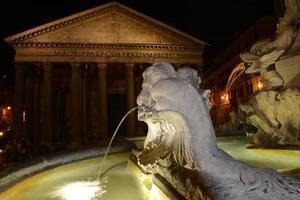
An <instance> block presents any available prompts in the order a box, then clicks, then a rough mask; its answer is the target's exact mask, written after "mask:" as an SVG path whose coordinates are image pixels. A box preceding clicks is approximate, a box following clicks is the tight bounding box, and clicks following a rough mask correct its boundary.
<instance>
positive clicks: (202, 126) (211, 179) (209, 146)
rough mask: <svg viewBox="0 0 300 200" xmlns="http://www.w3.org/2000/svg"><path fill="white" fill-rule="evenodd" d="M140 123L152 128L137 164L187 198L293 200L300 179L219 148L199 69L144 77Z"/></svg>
mask: <svg viewBox="0 0 300 200" xmlns="http://www.w3.org/2000/svg"><path fill="white" fill-rule="evenodd" d="M143 78H144V81H143V84H142V91H141V93H140V94H139V96H138V98H137V104H138V105H139V106H140V108H139V111H138V119H139V120H140V121H144V122H146V123H147V125H148V134H147V137H146V140H145V143H144V149H143V150H141V151H140V152H138V153H137V160H138V165H139V166H140V167H141V168H142V169H143V170H144V171H146V172H148V173H152V174H159V175H160V176H162V177H164V178H165V179H166V180H167V182H169V183H170V184H171V185H172V186H173V187H174V188H175V189H176V190H177V191H178V192H179V193H180V194H181V195H183V196H184V197H185V198H186V199H189V200H192V199H195V200H196V199H197V200H199V199H210V198H211V199H214V200H241V199H243V200H250V199H253V200H254V199H255V200H273V199H276V200H283V199H284V200H287V199H290V200H292V199H293V200H295V199H299V196H300V181H298V180H296V179H292V178H289V177H287V176H283V175H280V174H278V173H277V172H275V171H273V170H271V169H258V168H255V167H252V166H249V165H246V164H244V163H243V162H240V161H237V160H234V159H233V158H232V157H231V156H230V155H228V154H227V153H225V152H224V151H222V150H220V149H219V148H218V146H217V143H216V137H215V132H214V127H213V125H212V122H211V118H210V114H209V108H210V107H209V104H208V103H207V98H208V94H209V91H207V90H201V89H199V88H198V83H199V81H200V78H199V76H198V75H197V73H196V71H195V70H193V69H190V68H187V67H186V68H184V70H178V71H177V72H176V71H175V70H174V68H173V67H172V65H170V64H167V63H156V64H154V65H152V66H151V67H149V68H147V69H146V70H145V72H144V73H143Z"/></svg>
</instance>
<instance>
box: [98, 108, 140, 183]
mask: <svg viewBox="0 0 300 200" xmlns="http://www.w3.org/2000/svg"><path fill="white" fill-rule="evenodd" d="M138 108H140V106H136V107H134V108H132V109H131V110H129V111H128V112H127V113H126V115H124V117H123V118H122V119H121V121H120V123H119V124H118V126H117V128H116V129H115V132H114V134H113V136H112V137H111V139H110V141H109V144H108V147H107V149H106V151H105V154H104V157H103V159H102V161H101V164H100V168H99V172H98V181H99V182H100V178H101V173H102V170H103V165H104V162H105V160H106V157H107V155H108V153H109V150H110V147H111V145H112V142H113V140H114V138H115V136H116V135H117V132H118V130H119V128H120V126H121V124H122V123H123V121H124V120H125V119H126V118H127V116H128V115H129V114H130V113H132V112H133V111H135V110H137V109H138Z"/></svg>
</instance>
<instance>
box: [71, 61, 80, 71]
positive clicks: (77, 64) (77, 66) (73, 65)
mask: <svg viewBox="0 0 300 200" xmlns="http://www.w3.org/2000/svg"><path fill="white" fill-rule="evenodd" d="M80 66H81V63H79V62H71V68H72V69H77V68H78V69H79V68H80Z"/></svg>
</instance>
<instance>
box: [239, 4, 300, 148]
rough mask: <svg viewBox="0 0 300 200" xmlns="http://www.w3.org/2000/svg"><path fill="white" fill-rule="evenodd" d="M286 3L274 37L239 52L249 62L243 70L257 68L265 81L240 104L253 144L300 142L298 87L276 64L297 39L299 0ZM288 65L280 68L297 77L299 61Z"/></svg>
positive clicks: (253, 70) (299, 20) (292, 143)
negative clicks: (251, 129) (289, 81)
mask: <svg viewBox="0 0 300 200" xmlns="http://www.w3.org/2000/svg"><path fill="white" fill-rule="evenodd" d="M285 6H286V11H285V14H284V16H283V18H282V19H281V20H280V22H279V24H278V27H277V31H276V34H275V37H274V39H268V40H263V41H259V42H257V43H255V44H254V45H253V46H252V48H251V49H250V51H249V52H245V53H242V54H241V55H240V57H241V59H242V60H243V61H244V63H245V64H246V65H247V66H248V67H247V69H246V73H256V72H259V73H260V75H261V77H262V79H263V82H264V85H265V89H264V90H262V91H259V92H257V93H256V94H255V95H253V96H252V97H251V99H250V101H248V102H246V103H244V104H242V105H241V106H240V109H241V110H242V111H244V112H245V113H246V114H247V122H248V123H250V124H252V125H253V126H255V127H256V128H257V132H256V133H255V136H254V138H253V142H254V144H255V145H256V146H263V147H275V146H281V145H300V120H299V116H300V90H299V88H298V87H295V86H289V84H288V83H287V82H285V81H284V80H288V79H287V77H284V74H280V73H278V71H276V69H277V68H276V64H277V63H278V62H281V63H284V62H283V60H282V59H281V57H282V56H287V55H288V53H287V52H288V50H289V49H290V48H291V47H292V46H293V44H294V43H295V42H297V41H298V40H299V35H298V34H299V33H298V31H299V25H300V1H299V0H286V1H285ZM295 39H296V40H295ZM290 56H295V55H290ZM296 56H297V55H296ZM279 60H280V61H279ZM287 65H288V64H287ZM289 67H290V66H284V65H283V64H281V70H282V71H287V70H292V71H293V72H294V73H295V77H293V79H295V80H296V79H299V77H298V78H297V72H299V68H300V66H299V63H297V62H295V63H294V67H297V68H298V69H290V68H289ZM285 68H286V69H285Z"/></svg>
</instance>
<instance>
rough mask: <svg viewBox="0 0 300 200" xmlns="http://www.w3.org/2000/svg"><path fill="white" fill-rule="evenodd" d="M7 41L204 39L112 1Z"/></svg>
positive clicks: (163, 41) (198, 42)
mask: <svg viewBox="0 0 300 200" xmlns="http://www.w3.org/2000/svg"><path fill="white" fill-rule="evenodd" d="M5 40H6V41H7V42H11V43H31V44H34V43H43V44H44V43H46V44H47V43H79V44H81V43H82V44H106V43H107V44H114V43H115V44H166V45H183V46H186V45H188V46H189V45H200V46H202V45H204V44H205V42H203V41H201V40H199V39H197V38H194V37H192V36H190V35H187V34H185V33H183V32H181V31H179V30H177V29H174V28H172V27H170V26H168V25H166V24H164V23H161V22H159V21H157V20H155V19H152V18H150V17H148V16H146V15H144V14H142V13H139V12H137V11H135V10H132V9H130V8H128V7H126V6H123V5H121V4H119V3H116V2H111V3H108V4H105V5H102V6H99V7H96V8H92V9H89V10H86V11H83V12H80V13H77V14H74V15H71V16H68V17H65V18H62V19H59V20H56V21H53V22H51V23H48V24H44V25H42V26H38V27H36V28H33V29H30V30H27V31H24V32H22V33H19V34H16V35H13V36H11V37H8V38H6V39H5Z"/></svg>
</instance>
